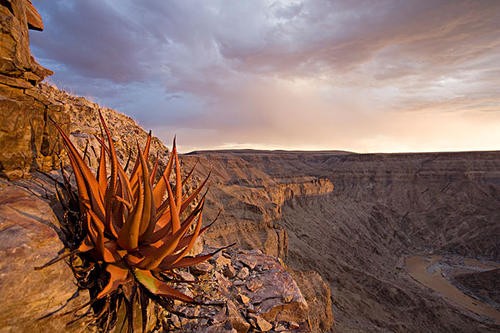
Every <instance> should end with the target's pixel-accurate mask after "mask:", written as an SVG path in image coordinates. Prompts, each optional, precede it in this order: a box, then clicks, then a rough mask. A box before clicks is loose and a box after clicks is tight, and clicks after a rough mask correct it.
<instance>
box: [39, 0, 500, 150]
mask: <svg viewBox="0 0 500 333" xmlns="http://www.w3.org/2000/svg"><path fill="white" fill-rule="evenodd" d="M33 3H34V5H35V7H36V8H37V9H38V10H39V12H40V13H41V15H42V17H43V20H44V23H45V31H43V32H37V31H32V32H30V38H31V48H32V52H33V53H34V55H35V56H36V58H37V59H38V61H39V62H40V63H41V64H43V65H44V66H46V67H47V68H50V69H52V70H53V71H54V72H55V74H54V75H53V76H52V77H51V78H50V79H49V81H50V82H53V83H55V84H56V85H57V86H58V87H59V88H63V89H65V90H68V91H70V92H72V93H74V94H77V95H83V96H86V97H89V98H90V99H91V100H94V101H96V102H99V103H100V104H102V105H105V106H108V107H111V108H114V109H117V110H118V111H120V112H123V113H125V114H128V115H130V116H132V117H133V118H134V119H136V120H137V121H138V122H139V123H140V124H141V125H142V126H143V127H144V128H145V129H152V130H153V133H154V134H155V135H156V136H158V137H160V138H161V139H163V141H164V142H165V143H167V145H168V144H170V141H171V138H172V137H173V135H174V134H177V137H178V142H179V144H180V148H181V151H182V152H188V151H190V150H200V149H221V148H228V149H229V148H254V149H300V150H323V149H327V150H330V149H331V150H337V149H338V150H350V151H355V152H403V151H404V152H407V151H408V152H409V151H412V152H416V151H456V150H461V151H463V150H499V149H500V1H497V0H491V1H488V0H484V1H481V0H477V1H458V0H457V1H436V0H415V1H410V0H408V1H371V0H367V1H363V0H342V1H320V0H318V1H271V0H269V1H264V0H262V1H261V0H251V1H231V0H227V1H201V0H200V1H186V0H178V1H164V0H144V1H133V0H85V1H76V0H71V1H70V0H51V1H42V0H34V1H33Z"/></svg>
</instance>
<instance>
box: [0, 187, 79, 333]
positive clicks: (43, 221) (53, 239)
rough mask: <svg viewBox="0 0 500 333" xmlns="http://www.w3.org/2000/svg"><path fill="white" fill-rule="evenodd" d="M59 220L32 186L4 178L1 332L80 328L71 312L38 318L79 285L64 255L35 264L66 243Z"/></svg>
mask: <svg viewBox="0 0 500 333" xmlns="http://www.w3.org/2000/svg"><path fill="white" fill-rule="evenodd" d="M57 223H58V222H57V218H56V217H55V215H54V213H53V211H52V209H51V207H50V205H49V204H48V203H47V202H45V201H44V200H42V199H40V198H39V197H38V196H37V195H34V194H33V193H31V192H30V189H29V188H28V189H26V188H23V187H20V186H17V185H13V184H11V183H8V182H5V181H2V180H0V258H1V260H0V299H1V300H2V301H1V306H0V308H1V311H0V323H1V324H0V332H49V331H53V332H63V331H64V332H68V331H69V332H71V331H78V330H81V327H78V326H76V327H73V329H68V328H66V327H65V325H66V322H67V318H61V317H52V318H48V319H44V320H40V321H39V320H37V319H38V318H41V317H42V316H44V315H46V314H48V313H50V312H51V311H54V310H56V309H57V308H59V307H60V306H62V305H63V304H64V303H65V302H66V300H67V299H69V298H70V297H71V296H72V295H73V293H74V292H75V291H76V287H75V284H74V278H73V274H72V272H71V270H70V269H69V267H68V266H67V265H66V264H65V263H64V261H61V262H58V263H56V264H54V265H52V266H49V267H47V268H44V269H42V270H35V267H38V266H41V265H43V264H45V263H47V262H49V261H50V260H51V259H53V258H54V257H56V255H57V252H58V250H60V249H61V248H62V243H61V241H60V239H59V237H58V235H57V233H56V232H55V231H54V229H53V226H54V225H57ZM80 301H83V299H80ZM80 301H74V304H79V302H80Z"/></svg>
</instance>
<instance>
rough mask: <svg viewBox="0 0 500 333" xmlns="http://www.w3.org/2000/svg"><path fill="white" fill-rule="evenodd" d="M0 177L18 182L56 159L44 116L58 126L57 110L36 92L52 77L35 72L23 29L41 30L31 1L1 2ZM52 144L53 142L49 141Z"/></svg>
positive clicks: (41, 70) (36, 66) (37, 68)
mask: <svg viewBox="0 0 500 333" xmlns="http://www.w3.org/2000/svg"><path fill="white" fill-rule="evenodd" d="M0 18H1V19H0V40H1V43H0V147H2V149H1V150H0V175H3V176H6V177H8V178H19V177H22V176H25V175H27V173H28V172H29V170H30V169H32V168H34V167H36V165H37V164H38V163H39V162H41V161H42V160H43V161H46V162H48V161H50V160H52V159H54V158H55V156H56V155H57V154H58V153H59V150H58V149H57V147H52V148H54V149H52V151H50V149H49V145H48V142H49V138H51V139H55V138H56V136H55V135H54V132H53V131H51V130H50V129H48V125H47V121H48V116H51V117H52V118H54V119H57V120H61V116H60V115H59V114H58V113H57V111H58V110H56V109H52V110H51V109H49V108H48V107H47V106H48V105H49V104H50V103H48V101H47V100H46V99H45V98H43V97H41V96H40V94H39V93H38V92H37V89H36V86H37V84H38V83H39V82H40V81H41V80H43V78H44V77H46V76H47V75H51V74H52V72H51V71H50V70H48V69H46V68H44V67H42V66H40V65H39V64H38V63H37V62H36V61H35V59H34V58H33V56H32V55H31V52H30V48H29V34H28V27H30V28H34V29H37V30H42V29H43V24H42V20H41V18H40V15H39V14H38V12H37V11H36V9H35V8H34V7H33V5H32V4H31V2H30V1H24V0H5V1H2V2H0ZM54 141H56V140H54Z"/></svg>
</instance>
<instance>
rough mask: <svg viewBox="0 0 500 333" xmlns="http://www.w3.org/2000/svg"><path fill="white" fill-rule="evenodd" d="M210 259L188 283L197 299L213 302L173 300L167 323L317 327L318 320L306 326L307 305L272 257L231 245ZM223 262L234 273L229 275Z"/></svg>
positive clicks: (182, 327) (208, 328)
mask: <svg viewBox="0 0 500 333" xmlns="http://www.w3.org/2000/svg"><path fill="white" fill-rule="evenodd" d="M210 264H211V265H212V269H211V270H209V271H206V272H200V271H196V270H195V272H196V274H193V275H192V278H193V279H194V280H195V282H194V283H191V284H189V286H188V287H187V288H188V289H190V290H191V293H192V294H193V295H194V296H195V297H197V298H195V299H196V300H199V301H201V302H202V303H206V304H213V305H204V306H199V305H186V304H181V303H176V305H175V306H174V309H173V310H174V311H173V312H172V313H171V314H169V315H168V316H166V317H164V318H163V323H164V328H165V329H167V330H169V331H173V332H232V331H236V332H243V333H245V332H255V331H261V332H268V331H273V332H276V331H280V330H281V331H288V332H310V331H317V330H318V326H315V327H312V326H310V320H309V318H310V315H311V313H310V308H309V306H308V304H307V302H306V300H305V298H304V296H303V295H302V293H301V291H300V289H299V288H298V286H297V284H296V283H295V281H294V280H293V278H292V276H291V275H290V274H289V273H288V272H287V271H286V269H285V268H284V267H283V265H282V264H281V263H280V262H279V260H277V259H276V258H274V257H271V256H267V255H264V254H263V253H262V252H261V251H259V250H237V249H234V250H225V251H223V252H222V254H219V255H217V256H216V257H214V258H213V259H211V260H210ZM227 267H232V269H234V270H235V271H236V275H232V274H231V275H230V276H228V274H227V271H228V270H227ZM195 272H193V273H195ZM241 272H245V273H244V274H240V273H241ZM200 273H201V274H200ZM197 295H200V296H197ZM201 295H204V296H202V297H201ZM190 317H192V318H190Z"/></svg>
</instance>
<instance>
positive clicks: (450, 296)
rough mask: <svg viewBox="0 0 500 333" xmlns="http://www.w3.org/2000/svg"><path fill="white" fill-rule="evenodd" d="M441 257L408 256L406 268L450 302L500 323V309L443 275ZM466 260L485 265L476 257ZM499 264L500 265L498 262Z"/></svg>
mask: <svg viewBox="0 0 500 333" xmlns="http://www.w3.org/2000/svg"><path fill="white" fill-rule="evenodd" d="M441 259H442V256H410V257H407V258H406V262H405V265H406V270H407V271H408V273H409V274H410V276H411V277H412V278H413V279H414V280H416V281H417V282H419V283H421V284H423V285H424V286H426V287H428V288H430V289H432V290H434V291H436V292H438V293H439V294H440V295H442V296H443V297H444V298H445V299H446V300H447V301H449V302H450V303H453V304H455V305H457V306H459V307H461V308H464V309H466V310H469V311H471V312H473V313H475V314H477V315H479V316H483V317H487V318H489V319H490V320H492V321H493V322H494V323H495V325H500V311H498V310H497V309H495V308H494V307H492V306H490V305H488V304H486V303H483V302H481V301H479V300H477V299H475V298H472V297H470V296H468V295H466V294H464V293H463V292H462V291H461V290H460V289H458V288H457V287H455V286H454V285H453V284H451V283H450V282H449V281H448V280H447V279H446V278H445V277H444V276H443V274H442V269H441V266H440V265H439V262H440V260H441ZM466 262H467V265H469V266H476V267H483V268H484V267H485V264H484V263H482V262H480V261H477V260H474V259H467V260H466ZM497 266H500V265H498V264H497ZM491 268H495V267H491Z"/></svg>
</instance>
